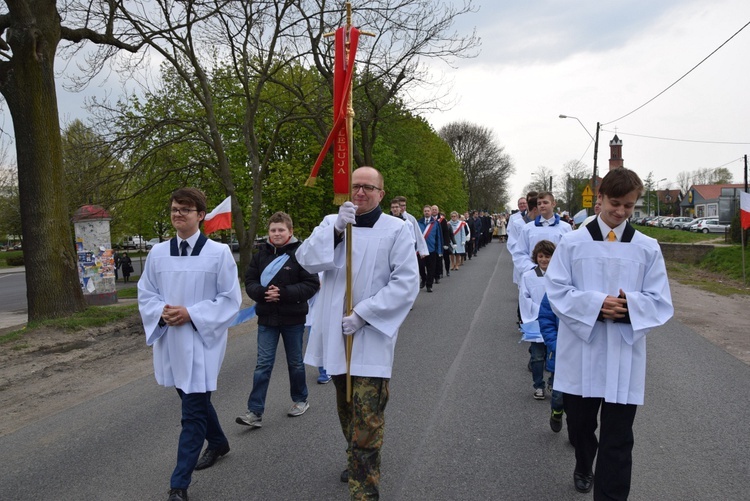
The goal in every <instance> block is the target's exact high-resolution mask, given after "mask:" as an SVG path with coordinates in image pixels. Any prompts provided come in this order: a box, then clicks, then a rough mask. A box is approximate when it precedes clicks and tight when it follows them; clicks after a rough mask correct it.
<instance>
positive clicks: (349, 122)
mask: <svg viewBox="0 0 750 501" xmlns="http://www.w3.org/2000/svg"><path fill="white" fill-rule="evenodd" d="M351 27H352V4H351V3H350V2H346V61H348V60H349V51H350V50H351V39H350V30H351ZM347 71H348V72H349V71H351V72H353V71H354V67H353V65H352V67H351V68H347ZM353 88H354V79H353V78H352V79H351V80H350V82H349V88H348V89H347V92H348V94H349V98H348V99H347V103H346V140H347V143H348V150H349V152H348V153H349V169H348V171H349V174H348V175H349V183H348V184H349V195H348V197H347V200H351V199H352V168H353V167H354V154H353V145H354V142H353V140H352V132H353V129H354V127H353V121H354V102H353V99H352V89H353ZM352 233H353V232H352V225H351V223H350V224H347V225H346V296H345V301H346V315H347V316H349V315H351V314H352V313H353V312H354V304H353V298H352ZM353 341H354V334H352V335H351V336H346V401H347V403H350V402H351V401H352V345H353Z"/></svg>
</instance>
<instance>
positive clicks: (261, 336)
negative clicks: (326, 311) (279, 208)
mask: <svg viewBox="0 0 750 501" xmlns="http://www.w3.org/2000/svg"><path fill="white" fill-rule="evenodd" d="M299 246H300V242H299V241H298V240H297V239H296V238H295V237H294V236H293V225H292V218H291V217H289V215H288V214H286V213H284V212H277V213H275V214H274V215H273V216H271V218H270V219H269V220H268V242H267V243H266V244H265V245H264V246H263V247H261V249H260V251H259V252H258V253H257V254H255V255H254V256H253V259H252V261H251V262H250V266H249V267H248V269H247V273H246V274H245V289H246V290H247V295H248V296H250V298H251V299H252V300H253V301H255V302H256V305H255V312H256V314H257V315H258V361H257V364H256V366H255V373H254V374H253V389H252V390H251V391H250V396H249V397H248V400H247V412H246V413H245V415H243V416H239V417H238V418H237V419H236V420H235V421H236V422H237V423H238V424H241V425H245V426H251V427H254V428H260V427H261V426H262V420H263V411H264V409H265V402H266V393H267V391H268V383H269V381H270V379H271V371H272V370H273V363H274V360H275V359H276V347H277V346H278V344H279V336H281V338H282V339H283V341H284V351H285V352H286V361H287V366H288V369H289V393H290V395H291V397H292V402H293V404H292V408H291V409H290V410H289V412H288V413H287V414H288V415H289V416H292V417H294V416H301V415H302V414H304V413H305V411H306V410H307V409H308V408H309V407H310V405H309V404H308V403H307V383H306V382H305V366H304V364H303V362H302V341H303V333H304V330H305V316H306V315H307V300H308V299H310V298H311V297H313V296H314V295H315V293H316V292H317V291H318V288H319V287H320V281H319V280H318V275H316V274H314V273H308V272H307V271H306V270H305V269H304V268H302V267H301V266H300V265H299V263H298V262H297V258H296V257H295V255H294V253H295V251H296V250H297V247H299Z"/></svg>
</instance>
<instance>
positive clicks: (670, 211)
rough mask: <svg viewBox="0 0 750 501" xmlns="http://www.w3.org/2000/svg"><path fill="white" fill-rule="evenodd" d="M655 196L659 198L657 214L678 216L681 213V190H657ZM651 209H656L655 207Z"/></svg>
mask: <svg viewBox="0 0 750 501" xmlns="http://www.w3.org/2000/svg"><path fill="white" fill-rule="evenodd" d="M656 198H658V199H659V204H658V210H659V213H658V214H656V215H657V216H678V215H680V214H681V211H680V204H681V203H682V192H681V191H680V190H657V192H656ZM653 209H654V210H655V211H656V210H657V207H654V208H653Z"/></svg>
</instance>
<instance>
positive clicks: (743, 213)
mask: <svg viewBox="0 0 750 501" xmlns="http://www.w3.org/2000/svg"><path fill="white" fill-rule="evenodd" d="M740 226H742V229H743V230H746V229H748V228H750V193H745V192H744V191H741V192H740Z"/></svg>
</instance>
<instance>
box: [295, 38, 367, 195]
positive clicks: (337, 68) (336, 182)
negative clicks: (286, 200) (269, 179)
mask: <svg viewBox="0 0 750 501" xmlns="http://www.w3.org/2000/svg"><path fill="white" fill-rule="evenodd" d="M358 42H359V30H358V29H357V28H354V27H351V28H349V55H348V57H347V54H346V43H347V40H346V28H339V29H337V30H336V38H335V53H334V63H333V127H332V128H331V132H330V133H329V134H328V138H327V139H326V142H325V144H324V145H323V149H322V150H321V151H320V154H319V155H318V159H317V160H316V161H315V166H314V167H313V169H312V172H311V173H310V177H309V178H308V179H307V182H306V183H305V184H306V185H307V186H313V185H314V184H315V178H316V177H317V176H318V170H319V169H320V166H321V164H322V163H323V159H325V157H326V155H327V154H328V151H329V150H330V149H331V146H333V147H334V150H333V152H334V158H333V201H334V203H336V204H342V203H344V202H345V201H346V200H348V199H349V196H350V193H349V190H350V188H349V169H350V167H351V166H350V165H349V137H348V131H347V127H346V119H347V106H348V103H349V92H350V90H351V83H352V77H353V75H354V59H355V56H356V53H357V43H358Z"/></svg>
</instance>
